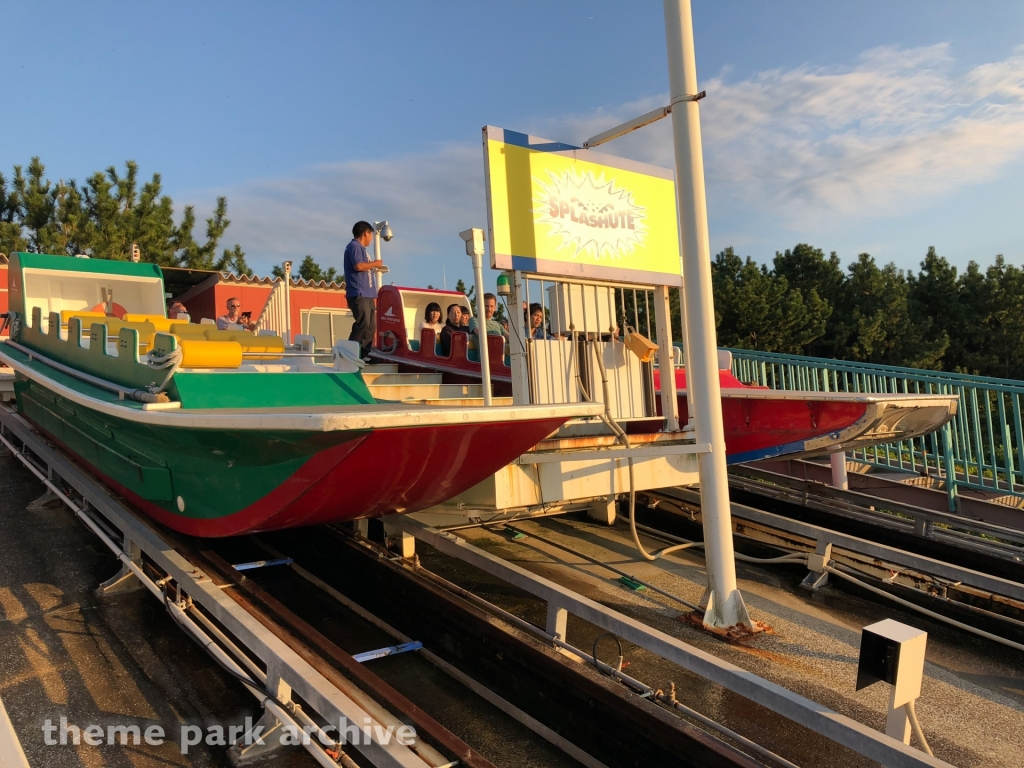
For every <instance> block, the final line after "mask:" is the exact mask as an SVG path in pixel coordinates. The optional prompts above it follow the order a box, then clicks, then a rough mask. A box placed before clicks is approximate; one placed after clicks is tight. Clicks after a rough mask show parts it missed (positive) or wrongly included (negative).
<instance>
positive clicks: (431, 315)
mask: <svg viewBox="0 0 1024 768" xmlns="http://www.w3.org/2000/svg"><path fill="white" fill-rule="evenodd" d="M443 327H444V326H443V325H441V305H440V304H438V303H437V302H436V301H432V302H430V303H429V304H427V311H426V312H424V313H423V324H422V325H421V326H420V328H421V329H423V328H429V329H430V330H432V331H433V332H434V333H435V334H440V333H441V329H442V328H443Z"/></svg>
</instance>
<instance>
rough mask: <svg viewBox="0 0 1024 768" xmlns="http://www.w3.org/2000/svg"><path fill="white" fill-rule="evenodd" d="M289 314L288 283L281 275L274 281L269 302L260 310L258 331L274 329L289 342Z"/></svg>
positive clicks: (257, 323) (268, 298)
mask: <svg viewBox="0 0 1024 768" xmlns="http://www.w3.org/2000/svg"><path fill="white" fill-rule="evenodd" d="M288 314H289V307H288V284H287V281H286V280H285V278H281V277H279V278H277V279H276V280H275V281H274V287H273V288H271V289H270V296H268V297H267V303H266V304H264V305H263V311H262V312H260V316H259V319H258V320H257V321H256V328H255V330H256V333H259V332H260V331H273V332H274V333H276V334H277V335H278V336H280V337H282V338H284V339H285V343H286V344H287V343H288V341H289V339H288V338H287V336H288V331H289V330H290V327H289V317H288Z"/></svg>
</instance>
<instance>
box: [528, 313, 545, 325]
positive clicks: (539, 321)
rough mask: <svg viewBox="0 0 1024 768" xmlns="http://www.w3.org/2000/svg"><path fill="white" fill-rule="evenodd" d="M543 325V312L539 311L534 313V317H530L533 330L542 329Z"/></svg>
mask: <svg viewBox="0 0 1024 768" xmlns="http://www.w3.org/2000/svg"><path fill="white" fill-rule="evenodd" d="M543 324H544V312H543V311H542V310H539V309H538V310H537V311H536V312H534V313H533V314H532V315H530V327H531V328H540V327H541V326H542V325H543Z"/></svg>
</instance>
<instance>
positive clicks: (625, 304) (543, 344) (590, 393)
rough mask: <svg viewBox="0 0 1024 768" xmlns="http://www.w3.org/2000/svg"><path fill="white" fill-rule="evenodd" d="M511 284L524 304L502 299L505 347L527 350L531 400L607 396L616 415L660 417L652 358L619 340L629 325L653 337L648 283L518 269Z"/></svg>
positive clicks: (631, 330)
mask: <svg viewBox="0 0 1024 768" xmlns="http://www.w3.org/2000/svg"><path fill="white" fill-rule="evenodd" d="M516 291H517V293H518V303H519V306H520V307H521V308H520V309H516V308H515V307H516V304H515V302H514V301H513V302H511V303H510V302H506V305H505V312H506V314H507V315H508V317H509V329H510V334H509V337H510V338H509V347H510V353H511V355H512V356H513V357H514V356H515V355H516V353H520V354H522V355H523V356H524V357H525V360H526V378H527V379H528V381H527V382H526V387H527V388H528V396H529V400H530V402H531V403H535V404H548V403H574V402H585V401H594V402H605V400H606V398H607V401H608V403H609V404H610V410H611V414H612V417H613V418H615V419H616V420H623V421H630V420H639V419H656V418H658V413H657V406H656V402H655V389H654V376H653V363H652V362H651V361H647V362H641V360H640V358H639V357H638V356H637V355H635V354H633V353H632V352H631V351H630V350H629V348H628V347H627V346H626V344H624V343H623V341H624V336H625V333H626V332H627V331H628V332H629V333H639V334H641V335H643V336H644V337H646V338H647V339H652V338H654V337H655V334H654V333H653V329H654V326H655V323H654V322H653V321H652V320H653V316H654V296H653V292H654V289H653V288H652V287H650V286H635V285H625V284H622V283H612V282H598V281H592V280H574V279H570V278H551V277H550V276H542V275H536V274H529V273H518V276H517V280H516ZM538 311H539V312H540V313H541V315H542V319H541V321H540V325H539V327H536V328H535V327H534V320H533V316H534V314H535V313H536V312H538ZM520 323H521V324H522V325H519V324H520Z"/></svg>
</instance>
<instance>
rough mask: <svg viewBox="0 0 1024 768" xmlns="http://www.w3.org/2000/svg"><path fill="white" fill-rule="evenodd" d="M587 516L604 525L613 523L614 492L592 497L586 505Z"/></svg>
mask: <svg viewBox="0 0 1024 768" xmlns="http://www.w3.org/2000/svg"><path fill="white" fill-rule="evenodd" d="M587 517H589V518H590V519H591V520H597V522H599V523H604V524H605V525H615V494H612V495H610V496H602V497H601V498H599V499H594V500H593V501H592V502H590V504H589V505H588V506H587Z"/></svg>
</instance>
